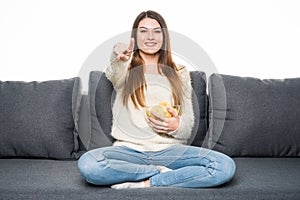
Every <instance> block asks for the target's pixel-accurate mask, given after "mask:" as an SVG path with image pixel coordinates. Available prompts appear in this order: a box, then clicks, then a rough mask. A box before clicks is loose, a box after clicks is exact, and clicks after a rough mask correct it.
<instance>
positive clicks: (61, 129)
mask: <svg viewBox="0 0 300 200" xmlns="http://www.w3.org/2000/svg"><path fill="white" fill-rule="evenodd" d="M79 101H80V79H79V78H71V79H64V80H52V81H44V82H36V81H34V82H22V81H6V82H0V137H1V139H0V157H39V158H53V159H74V158H75V157H76V152H77V150H78V124H77V120H78V111H79Z"/></svg>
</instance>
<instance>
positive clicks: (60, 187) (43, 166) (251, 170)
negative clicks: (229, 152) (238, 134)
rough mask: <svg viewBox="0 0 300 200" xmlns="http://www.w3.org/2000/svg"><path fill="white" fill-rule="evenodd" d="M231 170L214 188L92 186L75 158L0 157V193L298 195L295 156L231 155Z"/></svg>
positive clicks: (275, 199) (271, 198) (216, 199)
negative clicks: (227, 179) (225, 180)
mask: <svg viewBox="0 0 300 200" xmlns="http://www.w3.org/2000/svg"><path fill="white" fill-rule="evenodd" d="M234 160H235V162H236V165H237V171H236V175H235V177H234V178H233V180H232V181H231V182H229V183H227V184H226V185H222V186H219V187H217V188H205V189H188V188H170V187H168V188H148V189H128V190H114V189H111V188H109V187H99V186H93V185H90V184H88V183H86V182H85V181H84V180H83V179H82V178H81V177H80V175H79V172H78V170H77V162H76V161H55V160H41V159H38V160H31V159H0V177H1V179H0V199H11V200H16V199H73V200H76V199H85V200H95V199H132V200H135V199H136V200H137V199H145V200H148V199H149V200H159V199H164V200H165V199H178V200H179V199H181V200H186V199H189V200H193V199H195V200H210V199H211V200H232V199H243V200H279V199H280V200H282V199H288V200H299V199H300V192H299V185H300V173H299V165H300V158H235V159H234Z"/></svg>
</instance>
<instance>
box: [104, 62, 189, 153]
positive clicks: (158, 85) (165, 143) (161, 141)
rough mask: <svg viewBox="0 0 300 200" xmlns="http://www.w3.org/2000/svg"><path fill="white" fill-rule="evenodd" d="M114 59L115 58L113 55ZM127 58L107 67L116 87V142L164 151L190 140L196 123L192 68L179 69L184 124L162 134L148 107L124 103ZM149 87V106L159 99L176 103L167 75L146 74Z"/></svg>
mask: <svg viewBox="0 0 300 200" xmlns="http://www.w3.org/2000/svg"><path fill="white" fill-rule="evenodd" d="M112 59H113V60H114V58H112ZM129 62H130V60H129V61H127V62H124V61H119V62H115V61H112V63H111V65H109V66H108V67H107V69H106V72H105V73H106V76H107V78H108V79H109V80H110V81H111V82H112V84H113V86H114V88H115V90H116V99H115V102H114V105H113V125H112V133H111V134H112V136H113V137H114V138H115V139H116V142H115V143H114V146H127V147H130V148H132V149H135V150H137V151H160V150H163V149H165V148H168V147H170V146H172V145H174V144H186V143H187V140H188V139H189V138H190V137H191V134H192V128H193V126H194V112H193V105H192V86H191V80H190V76H189V72H188V71H187V69H186V68H183V69H181V70H180V71H179V74H180V77H181V78H182V80H183V81H182V82H183V86H184V104H183V105H182V106H181V109H182V110H183V113H182V115H181V120H180V125H179V127H178V128H177V130H175V131H174V132H172V133H170V134H169V135H166V134H158V133H156V132H154V131H153V130H152V128H151V127H149V125H148V124H147V122H146V118H145V111H146V108H141V109H139V110H138V109H136V108H134V105H133V103H132V102H131V99H130V100H129V101H130V102H129V103H128V109H127V108H126V106H124V105H123V99H122V96H121V94H122V91H123V87H124V82H125V77H126V73H127V69H128V64H129ZM145 78H146V82H147V90H146V91H145V98H146V104H147V106H151V105H156V104H158V103H159V102H162V101H164V102H169V103H170V104H171V105H172V101H173V100H172V99H173V98H172V92H171V89H170V85H169V81H168V79H167V78H166V77H164V76H161V75H154V74H145Z"/></svg>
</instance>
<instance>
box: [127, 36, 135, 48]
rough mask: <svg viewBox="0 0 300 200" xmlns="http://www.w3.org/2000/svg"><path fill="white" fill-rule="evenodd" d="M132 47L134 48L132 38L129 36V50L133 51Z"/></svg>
mask: <svg viewBox="0 0 300 200" xmlns="http://www.w3.org/2000/svg"><path fill="white" fill-rule="evenodd" d="M133 48H134V38H131V39H130V43H129V47H128V50H129V51H133Z"/></svg>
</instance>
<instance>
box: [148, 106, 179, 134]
mask: <svg viewBox="0 0 300 200" xmlns="http://www.w3.org/2000/svg"><path fill="white" fill-rule="evenodd" d="M167 109H168V111H169V112H170V113H171V115H172V117H171V118H167V117H164V116H161V115H159V114H157V113H155V112H151V114H152V115H153V116H155V117H156V118H157V119H154V118H153V117H148V118H147V119H148V120H147V122H148V124H149V126H150V127H151V128H152V129H153V130H154V131H155V132H157V133H165V134H168V133H170V132H172V131H175V130H176V129H177V128H178V126H179V124H180V117H179V116H178V114H177V112H175V111H174V110H173V109H171V108H167Z"/></svg>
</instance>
